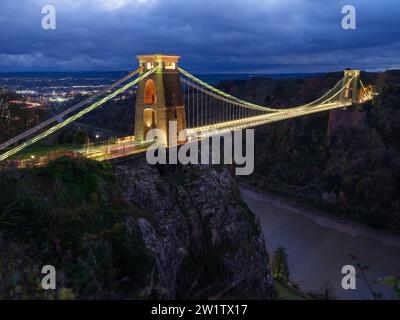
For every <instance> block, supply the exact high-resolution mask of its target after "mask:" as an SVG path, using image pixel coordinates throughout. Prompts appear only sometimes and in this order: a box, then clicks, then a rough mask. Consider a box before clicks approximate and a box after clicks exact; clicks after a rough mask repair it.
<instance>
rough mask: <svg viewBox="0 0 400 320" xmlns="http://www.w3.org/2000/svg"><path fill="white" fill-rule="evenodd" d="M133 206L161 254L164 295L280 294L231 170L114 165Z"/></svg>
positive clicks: (158, 257) (145, 237)
mask: <svg viewBox="0 0 400 320" xmlns="http://www.w3.org/2000/svg"><path fill="white" fill-rule="evenodd" d="M113 168H114V174H115V176H116V177H117V183H118V185H119V186H120V188H121V190H122V194H123V197H124V199H125V201H127V202H128V203H132V204H135V205H136V206H138V207H140V208H142V209H144V211H146V212H147V213H146V215H145V216H144V217H140V218H139V219H138V224H139V228H140V230H141V233H142V236H143V240H144V243H145V245H146V246H147V248H148V249H150V250H151V251H152V252H153V253H154V256H155V259H156V262H157V267H158V271H157V278H158V282H159V286H158V289H157V290H156V291H157V293H156V294H157V295H156V296H157V297H163V298H254V299H268V298H273V297H274V295H275V290H274V285H273V280H272V276H271V273H270V270H269V269H268V259H269V258H268V254H267V252H266V248H265V241H264V237H263V234H262V232H261V230H260V226H259V224H258V221H257V220H256V217H255V216H254V214H253V213H252V212H251V211H250V210H249V209H248V208H247V206H246V205H245V204H244V202H243V201H242V200H241V196H240V193H239V191H238V189H237V187H236V185H235V183H234V181H233V179H232V177H231V175H230V173H229V171H228V170H227V168H225V167H221V166H218V167H216V166H174V167H172V166H150V165H148V164H147V162H146V161H145V159H134V160H124V161H118V162H116V163H114V164H113Z"/></svg>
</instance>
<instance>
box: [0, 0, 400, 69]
mask: <svg viewBox="0 0 400 320" xmlns="http://www.w3.org/2000/svg"><path fill="white" fill-rule="evenodd" d="M48 3H51V4H54V5H55V7H56V9H57V29H56V30H52V31H44V30H43V29H42V28H41V19H42V17H43V15H42V14H41V8H42V7H43V5H45V4H48ZM349 3H351V4H353V5H354V6H355V7H356V9H357V30H348V31H345V30H343V29H342V28H341V18H342V14H341V8H342V7H343V6H344V5H346V4H349ZM1 5H2V11H1V12H0V30H1V31H0V71H26V70H27V71H28V70H52V71H58V70H63V71H65V70H68V71H69V70H71V71H72V70H74V71H75V70H126V69H133V68H134V67H135V66H136V64H137V63H136V61H135V58H134V57H135V55H138V54H147V53H170V54H180V55H182V65H183V66H184V67H186V68H187V69H189V70H191V71H192V72H301V71H310V72H311V71H327V70H339V69H343V68H345V67H348V66H351V67H354V68H361V69H367V70H377V69H387V68H399V67H400V58H399V57H400V55H399V53H400V24H399V18H400V3H399V2H398V0H380V1H379V0H369V1H366V0H352V1H342V0H218V1H216V0H54V1H49V0H46V1H42V0H24V1H15V0H2V3H1Z"/></svg>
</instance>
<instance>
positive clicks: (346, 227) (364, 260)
mask: <svg viewBox="0 0 400 320" xmlns="http://www.w3.org/2000/svg"><path fill="white" fill-rule="evenodd" d="M241 193H242V196H243V199H244V201H245V202H246V203H247V205H248V206H249V208H250V209H251V210H252V211H253V212H254V213H255V214H256V216H257V217H258V218H259V220H260V224H261V227H262V230H263V232H264V235H265V239H266V245H267V249H268V252H269V253H270V254H271V253H272V252H273V251H274V250H275V249H276V247H277V246H283V247H285V248H286V250H287V253H288V263H289V269H290V278H291V280H292V281H294V282H296V283H297V284H299V286H300V288H301V289H303V290H306V291H318V290H319V289H321V288H322V287H323V286H325V284H326V283H329V286H330V287H331V288H332V289H333V290H334V294H335V296H336V297H337V298H338V299H372V295H371V293H370V292H371V291H370V290H369V289H368V286H367V284H366V283H365V281H363V280H362V275H361V274H360V272H359V271H358V272H357V278H356V289H355V290H344V289H343V288H342V286H341V281H342V278H343V276H344V275H342V274H341V270H342V267H343V266H344V265H354V266H355V265H356V263H357V262H355V261H354V260H352V259H351V258H350V255H354V256H356V257H357V261H359V262H360V263H361V264H362V265H368V266H369V267H370V268H369V269H368V270H367V271H366V273H365V275H366V278H367V280H368V283H369V284H370V285H371V286H372V290H373V291H374V292H379V293H381V294H382V295H383V298H386V299H390V298H393V291H392V290H391V289H389V288H387V287H385V286H383V285H380V284H376V283H375V281H376V280H377V279H379V278H382V277H385V276H388V275H393V276H399V275H400V237H397V236H392V235H385V234H381V233H378V232H376V231H374V230H371V229H368V228H366V227H363V226H358V225H352V224H350V223H344V222H341V221H337V220H335V219H333V218H329V217H326V216H323V215H321V214H318V213H316V212H311V210H307V209H299V208H296V206H295V205H293V204H289V203H287V202H283V201H281V200H279V199H277V198H275V197H273V196H270V195H267V194H265V193H262V192H259V191H257V190H254V189H250V188H248V187H246V186H242V187H241Z"/></svg>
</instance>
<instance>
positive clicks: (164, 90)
mask: <svg viewBox="0 0 400 320" xmlns="http://www.w3.org/2000/svg"><path fill="white" fill-rule="evenodd" d="M137 58H138V60H139V64H140V66H143V72H147V71H149V70H150V69H152V68H154V67H155V66H159V69H158V70H157V71H156V72H154V73H153V74H151V75H150V76H149V77H147V78H146V79H144V80H143V81H141V82H140V83H139V85H138V91H137V95H136V110H135V141H138V142H143V141H145V140H146V134H147V133H148V131H149V130H150V129H161V130H162V131H163V132H164V133H165V135H164V136H163V137H162V138H161V141H160V142H161V143H162V144H164V145H168V135H169V125H168V124H169V121H176V122H177V133H179V132H180V131H181V130H183V129H186V116H185V108H184V100H183V94H182V90H181V81H180V74H179V70H178V62H179V59H180V57H179V56H170V55H162V54H156V55H143V56H138V57H137Z"/></svg>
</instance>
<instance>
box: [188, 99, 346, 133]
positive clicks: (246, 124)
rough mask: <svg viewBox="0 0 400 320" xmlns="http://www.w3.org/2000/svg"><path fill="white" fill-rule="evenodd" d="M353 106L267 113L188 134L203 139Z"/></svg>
mask: <svg viewBox="0 0 400 320" xmlns="http://www.w3.org/2000/svg"><path fill="white" fill-rule="evenodd" d="M350 106H352V102H351V101H348V102H332V103H325V104H321V105H316V106H314V107H309V106H308V107H297V108H292V109H285V110H283V111H279V112H274V113H267V114H263V115H260V116H254V117H249V118H245V119H238V120H232V121H227V122H221V123H215V124H211V125H207V126H202V127H197V128H190V129H188V130H187V134H188V135H189V136H193V137H202V136H210V135H217V134H223V133H225V132H229V131H233V130H240V129H246V128H250V127H256V126H260V125H263V124H267V123H271V122H276V121H281V120H285V119H291V118H296V117H300V116H303V115H308V114H313V113H318V112H323V111H328V110H334V109H341V108H347V107H350Z"/></svg>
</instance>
